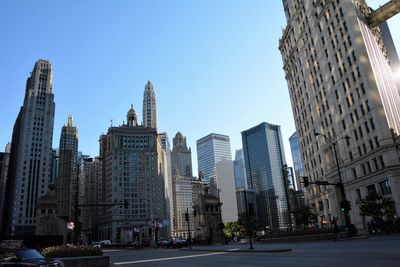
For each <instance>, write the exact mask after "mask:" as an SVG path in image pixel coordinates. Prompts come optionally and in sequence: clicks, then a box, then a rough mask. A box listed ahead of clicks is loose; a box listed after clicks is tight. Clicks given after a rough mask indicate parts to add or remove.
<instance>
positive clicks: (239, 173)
mask: <svg viewBox="0 0 400 267" xmlns="http://www.w3.org/2000/svg"><path fill="white" fill-rule="evenodd" d="M233 173H234V175H235V187H236V189H246V188H247V180H246V170H245V167H244V157H243V149H239V150H236V152H235V160H234V161H233Z"/></svg>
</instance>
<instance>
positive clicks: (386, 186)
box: [379, 180, 392, 195]
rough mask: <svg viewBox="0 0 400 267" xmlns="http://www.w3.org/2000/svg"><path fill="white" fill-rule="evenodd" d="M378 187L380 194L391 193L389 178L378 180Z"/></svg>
mask: <svg viewBox="0 0 400 267" xmlns="http://www.w3.org/2000/svg"><path fill="white" fill-rule="evenodd" d="M379 187H380V190H381V193H382V195H388V194H391V193H392V189H391V188H390V182H389V180H385V181H382V182H379Z"/></svg>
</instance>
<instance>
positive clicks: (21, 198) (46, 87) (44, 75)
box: [4, 60, 55, 235]
mask: <svg viewBox="0 0 400 267" xmlns="http://www.w3.org/2000/svg"><path fill="white" fill-rule="evenodd" d="M54 106H55V104H54V95H53V93H52V66H51V63H50V62H48V61H46V60H39V61H37V62H36V64H35V66H34V68H33V71H32V74H31V76H30V77H29V78H28V80H27V82H26V90H25V98H24V104H23V106H22V107H21V109H20V112H19V114H18V117H17V119H16V121H15V124H14V129H13V136H12V142H11V154H10V165H9V175H8V180H7V189H6V196H5V203H4V204H5V210H4V212H5V214H7V216H6V218H7V219H6V222H5V228H4V229H5V230H6V233H7V234H15V235H19V234H33V233H34V232H35V217H36V201H37V199H38V198H39V197H40V196H42V195H44V194H45V193H46V192H47V187H48V185H49V181H50V173H51V155H52V150H51V145H52V139H53V126H54Z"/></svg>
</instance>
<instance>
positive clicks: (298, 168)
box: [289, 133, 304, 191]
mask: <svg viewBox="0 0 400 267" xmlns="http://www.w3.org/2000/svg"><path fill="white" fill-rule="evenodd" d="M289 144H290V150H291V152H292V160H293V169H294V176H295V179H296V184H297V190H301V191H303V189H304V186H303V184H302V183H301V182H302V180H301V179H302V177H303V176H304V169H303V163H302V160H301V151H300V144H299V138H298V137H297V133H294V134H292V136H290V137H289Z"/></svg>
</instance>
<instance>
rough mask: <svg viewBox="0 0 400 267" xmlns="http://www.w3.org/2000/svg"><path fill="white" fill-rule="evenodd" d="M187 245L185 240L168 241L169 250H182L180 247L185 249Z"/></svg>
mask: <svg viewBox="0 0 400 267" xmlns="http://www.w3.org/2000/svg"><path fill="white" fill-rule="evenodd" d="M187 246H188V243H187V240H185V239H172V240H171V241H170V245H169V247H170V248H182V247H187Z"/></svg>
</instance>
